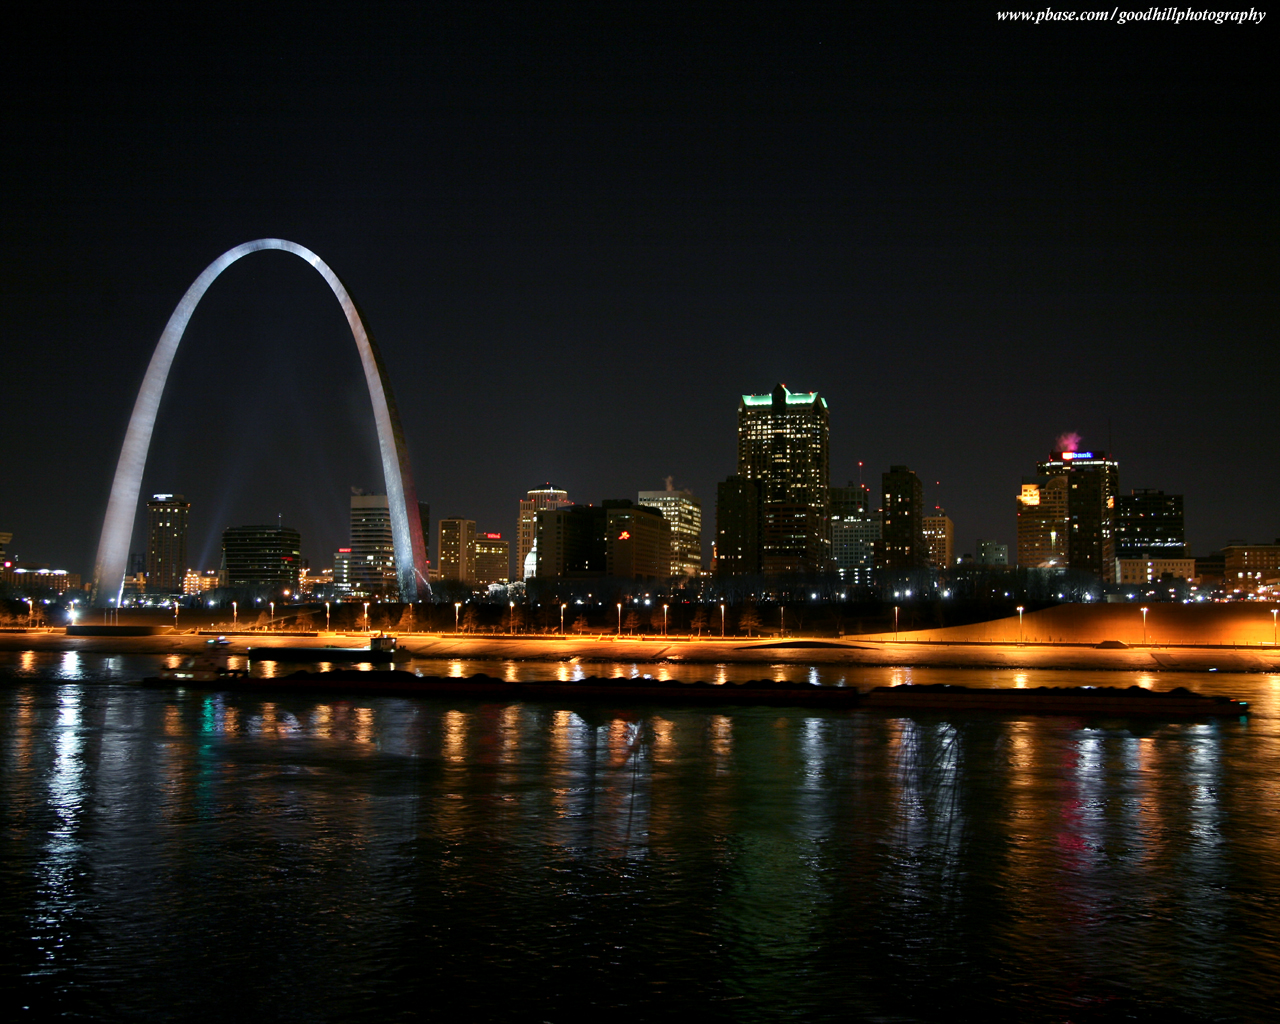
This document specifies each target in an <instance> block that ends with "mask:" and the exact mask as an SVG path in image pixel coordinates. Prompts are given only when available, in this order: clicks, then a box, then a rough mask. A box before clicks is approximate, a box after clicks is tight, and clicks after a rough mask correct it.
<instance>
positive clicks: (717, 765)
mask: <svg viewBox="0 0 1280 1024" xmlns="http://www.w3.org/2000/svg"><path fill="white" fill-rule="evenodd" d="M707 737H708V739H709V741H710V742H709V746H710V750H711V766H712V771H713V773H714V774H716V775H728V774H729V772H730V771H731V770H732V768H733V719H732V718H730V717H729V716H728V715H712V716H711V717H710V719H709V720H708V722H707Z"/></svg>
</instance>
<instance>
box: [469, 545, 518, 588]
mask: <svg viewBox="0 0 1280 1024" xmlns="http://www.w3.org/2000/svg"><path fill="white" fill-rule="evenodd" d="M474 548H475V559H474V561H473V562H472V565H474V567H475V568H474V573H475V575H474V577H473V579H474V580H475V582H476V584H477V585H478V586H483V587H487V586H492V585H493V584H496V583H510V582H511V542H510V541H507V540H503V539H502V534H500V533H477V534H476V539H475V544H474Z"/></svg>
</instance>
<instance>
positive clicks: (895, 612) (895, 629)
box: [893, 604, 898, 640]
mask: <svg viewBox="0 0 1280 1024" xmlns="http://www.w3.org/2000/svg"><path fill="white" fill-rule="evenodd" d="M893 638H894V639H895V640H897V639H898V606H897V605H896V604H895V605H894V606H893Z"/></svg>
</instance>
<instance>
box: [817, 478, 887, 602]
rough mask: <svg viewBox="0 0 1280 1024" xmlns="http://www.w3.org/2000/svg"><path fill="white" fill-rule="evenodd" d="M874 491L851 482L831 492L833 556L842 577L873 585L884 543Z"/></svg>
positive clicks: (830, 524)
mask: <svg viewBox="0 0 1280 1024" xmlns="http://www.w3.org/2000/svg"><path fill="white" fill-rule="evenodd" d="M870 498H871V495H870V492H869V491H868V490H867V489H866V488H865V487H862V486H860V485H855V484H854V483H853V481H852V480H851V481H849V486H848V487H832V488H831V490H830V510H831V512H830V516H829V521H828V528H829V529H830V532H831V557H832V559H833V560H834V562H835V565H836V571H837V572H839V574H840V578H841V579H843V580H846V581H848V582H850V583H855V584H867V583H870V582H871V570H872V568H873V566H874V565H875V558H876V545H878V544H879V543H880V512H879V510H878V509H872V508H871V507H870V506H871V500H870Z"/></svg>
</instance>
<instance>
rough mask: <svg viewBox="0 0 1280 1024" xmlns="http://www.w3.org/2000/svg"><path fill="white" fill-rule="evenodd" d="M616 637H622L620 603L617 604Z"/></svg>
mask: <svg viewBox="0 0 1280 1024" xmlns="http://www.w3.org/2000/svg"><path fill="white" fill-rule="evenodd" d="M618 636H622V602H621V601H619V602H618Z"/></svg>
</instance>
